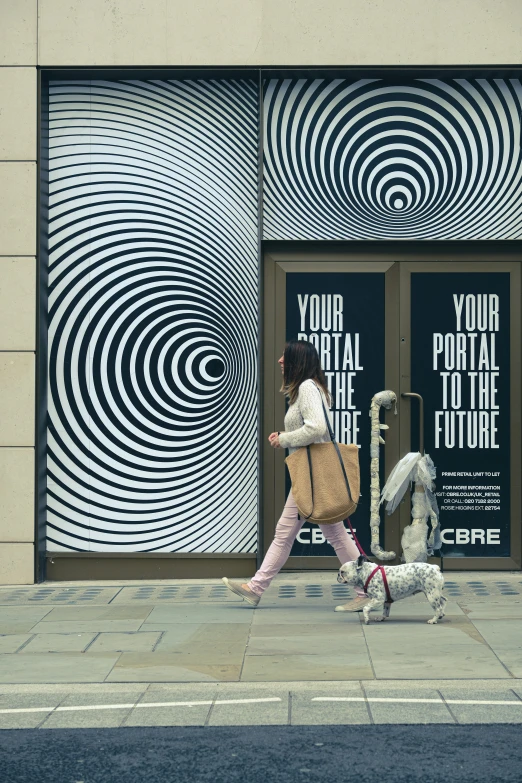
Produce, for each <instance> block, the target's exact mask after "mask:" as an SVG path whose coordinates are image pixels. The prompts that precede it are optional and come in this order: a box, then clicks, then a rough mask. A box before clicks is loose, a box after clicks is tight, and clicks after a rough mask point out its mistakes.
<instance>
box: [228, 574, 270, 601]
mask: <svg viewBox="0 0 522 783" xmlns="http://www.w3.org/2000/svg"><path fill="white" fill-rule="evenodd" d="M221 581H222V582H224V583H225V584H226V586H227V587H228V589H229V590H232V592H233V593H235V594H236V595H238V596H239V597H240V598H244V599H245V601H248V603H249V604H252V606H257V605H258V603H259V601H260V600H261V596H260V595H256V594H255V593H253V592H252V590H248V589H245V588H244V587H243V585H241V584H239V582H231V581H230V579H227V577H226V576H224V577H223V578H222V579H221Z"/></svg>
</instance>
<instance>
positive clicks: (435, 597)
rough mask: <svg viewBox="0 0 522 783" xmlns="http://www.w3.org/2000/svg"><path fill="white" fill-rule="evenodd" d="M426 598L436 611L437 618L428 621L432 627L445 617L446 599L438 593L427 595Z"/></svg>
mask: <svg viewBox="0 0 522 783" xmlns="http://www.w3.org/2000/svg"><path fill="white" fill-rule="evenodd" d="M426 598H427V599H428V601H429V602H430V604H431V606H432V608H433V609H434V610H435V617H432V618H431V620H428V623H429V624H430V625H435V624H436V622H437V620H441V619H442V618H443V617H444V604H445V603H446V598H445V597H444V596H443V595H441V594H440V593H438V592H437V593H426Z"/></svg>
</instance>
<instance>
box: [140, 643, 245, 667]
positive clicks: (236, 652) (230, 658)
mask: <svg viewBox="0 0 522 783" xmlns="http://www.w3.org/2000/svg"><path fill="white" fill-rule="evenodd" d="M154 652H155V653H157V654H158V655H161V654H169V653H170V654H172V655H174V656H175V660H176V661H177V662H178V664H180V665H182V666H183V665H185V664H200V663H201V664H210V665H217V664H234V665H238V666H241V664H242V663H243V658H244V657H245V642H237V643H219V644H218V643H216V644H210V645H203V646H201V647H198V646H195V645H194V646H190V645H169V644H168V643H167V644H166V645H165V646H164V645H163V640H162V642H160V644H158V646H157V648H156V650H155V651H154Z"/></svg>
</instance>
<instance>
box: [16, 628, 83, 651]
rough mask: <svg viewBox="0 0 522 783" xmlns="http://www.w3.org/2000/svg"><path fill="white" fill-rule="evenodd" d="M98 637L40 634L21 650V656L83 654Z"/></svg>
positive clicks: (77, 634)
mask: <svg viewBox="0 0 522 783" xmlns="http://www.w3.org/2000/svg"><path fill="white" fill-rule="evenodd" d="M95 637H96V634H95V633H92V632H91V633H38V634H36V635H35V636H33V638H32V639H31V641H30V642H29V644H26V646H25V647H24V648H23V649H22V650H20V653H19V654H20V655H31V654H32V653H55V652H83V651H84V650H85V648H86V647H88V646H89V644H90V643H91V642H92V640H93V639H94V638H95Z"/></svg>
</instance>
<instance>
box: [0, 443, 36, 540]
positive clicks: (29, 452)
mask: <svg viewBox="0 0 522 783" xmlns="http://www.w3.org/2000/svg"><path fill="white" fill-rule="evenodd" d="M0 498H2V514H1V515H0V541H2V542H6V541H10V542H18V543H21V542H28V543H30V542H32V541H34V449H6V448H0ZM2 546H3V543H2V544H0V547H2Z"/></svg>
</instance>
